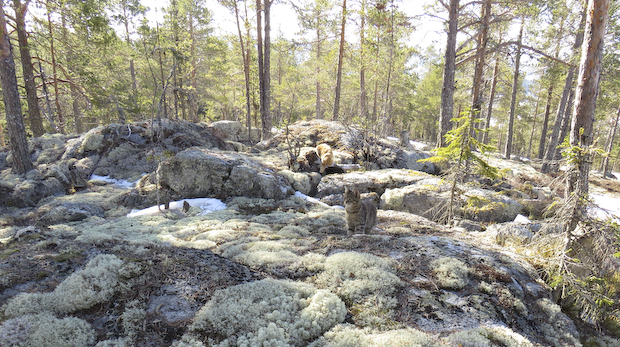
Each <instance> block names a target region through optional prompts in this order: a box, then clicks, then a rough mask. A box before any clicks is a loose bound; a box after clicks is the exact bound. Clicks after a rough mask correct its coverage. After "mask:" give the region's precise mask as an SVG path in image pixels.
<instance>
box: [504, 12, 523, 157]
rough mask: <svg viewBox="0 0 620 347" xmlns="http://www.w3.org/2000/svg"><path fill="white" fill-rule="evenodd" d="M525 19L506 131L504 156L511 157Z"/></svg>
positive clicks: (518, 48) (520, 37) (520, 36)
mask: <svg viewBox="0 0 620 347" xmlns="http://www.w3.org/2000/svg"><path fill="white" fill-rule="evenodd" d="M524 25H525V20H523V21H522V22H521V30H520V31H519V42H518V43H517V56H516V57H515V71H514V79H513V81H512V96H511V98H510V118H509V120H508V130H507V132H506V148H505V150H504V157H506V159H510V157H511V155H512V134H513V129H514V123H515V108H516V107H517V91H518V90H519V69H520V67H521V47H522V44H523V43H522V39H523V26H524Z"/></svg>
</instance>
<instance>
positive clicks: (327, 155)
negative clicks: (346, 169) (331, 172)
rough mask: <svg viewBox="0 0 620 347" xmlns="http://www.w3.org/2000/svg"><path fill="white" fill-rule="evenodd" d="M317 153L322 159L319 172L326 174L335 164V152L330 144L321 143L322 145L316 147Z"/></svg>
mask: <svg viewBox="0 0 620 347" xmlns="http://www.w3.org/2000/svg"><path fill="white" fill-rule="evenodd" d="M316 153H317V154H318V155H319V158H320V159H321V169H320V170H319V172H320V173H321V174H324V173H325V169H326V168H327V167H328V166H332V165H333V164H334V152H333V151H332V148H331V147H330V146H329V145H328V144H326V143H321V144H320V145H318V146H316Z"/></svg>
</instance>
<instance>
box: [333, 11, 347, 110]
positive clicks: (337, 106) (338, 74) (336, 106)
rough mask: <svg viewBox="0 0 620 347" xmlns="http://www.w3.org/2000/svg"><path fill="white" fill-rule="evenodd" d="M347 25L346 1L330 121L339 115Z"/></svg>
mask: <svg viewBox="0 0 620 347" xmlns="http://www.w3.org/2000/svg"><path fill="white" fill-rule="evenodd" d="M346 23H347V0H342V22H341V25H340V48H339V50H338V71H337V72H336V98H335V100H334V114H333V115H332V120H334V121H335V120H338V118H339V116H340V115H339V114H340V88H341V86H342V61H343V58H344V28H345V25H346Z"/></svg>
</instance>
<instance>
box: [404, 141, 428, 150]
mask: <svg viewBox="0 0 620 347" xmlns="http://www.w3.org/2000/svg"><path fill="white" fill-rule="evenodd" d="M409 143H410V144H411V145H412V146H413V148H415V149H417V150H418V151H428V150H430V149H431V146H429V145H428V144H426V143H422V142H418V141H413V140H409Z"/></svg>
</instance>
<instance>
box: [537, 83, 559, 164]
mask: <svg viewBox="0 0 620 347" xmlns="http://www.w3.org/2000/svg"><path fill="white" fill-rule="evenodd" d="M554 87H555V79H551V85H550V86H549V90H548V91H547V104H546V106H545V114H544V116H543V121H542V130H541V131H540V142H539V144H538V156H537V158H538V159H542V158H543V157H544V156H545V145H546V141H547V126H548V124H549V114H550V113H551V101H552V99H553V88H554Z"/></svg>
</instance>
